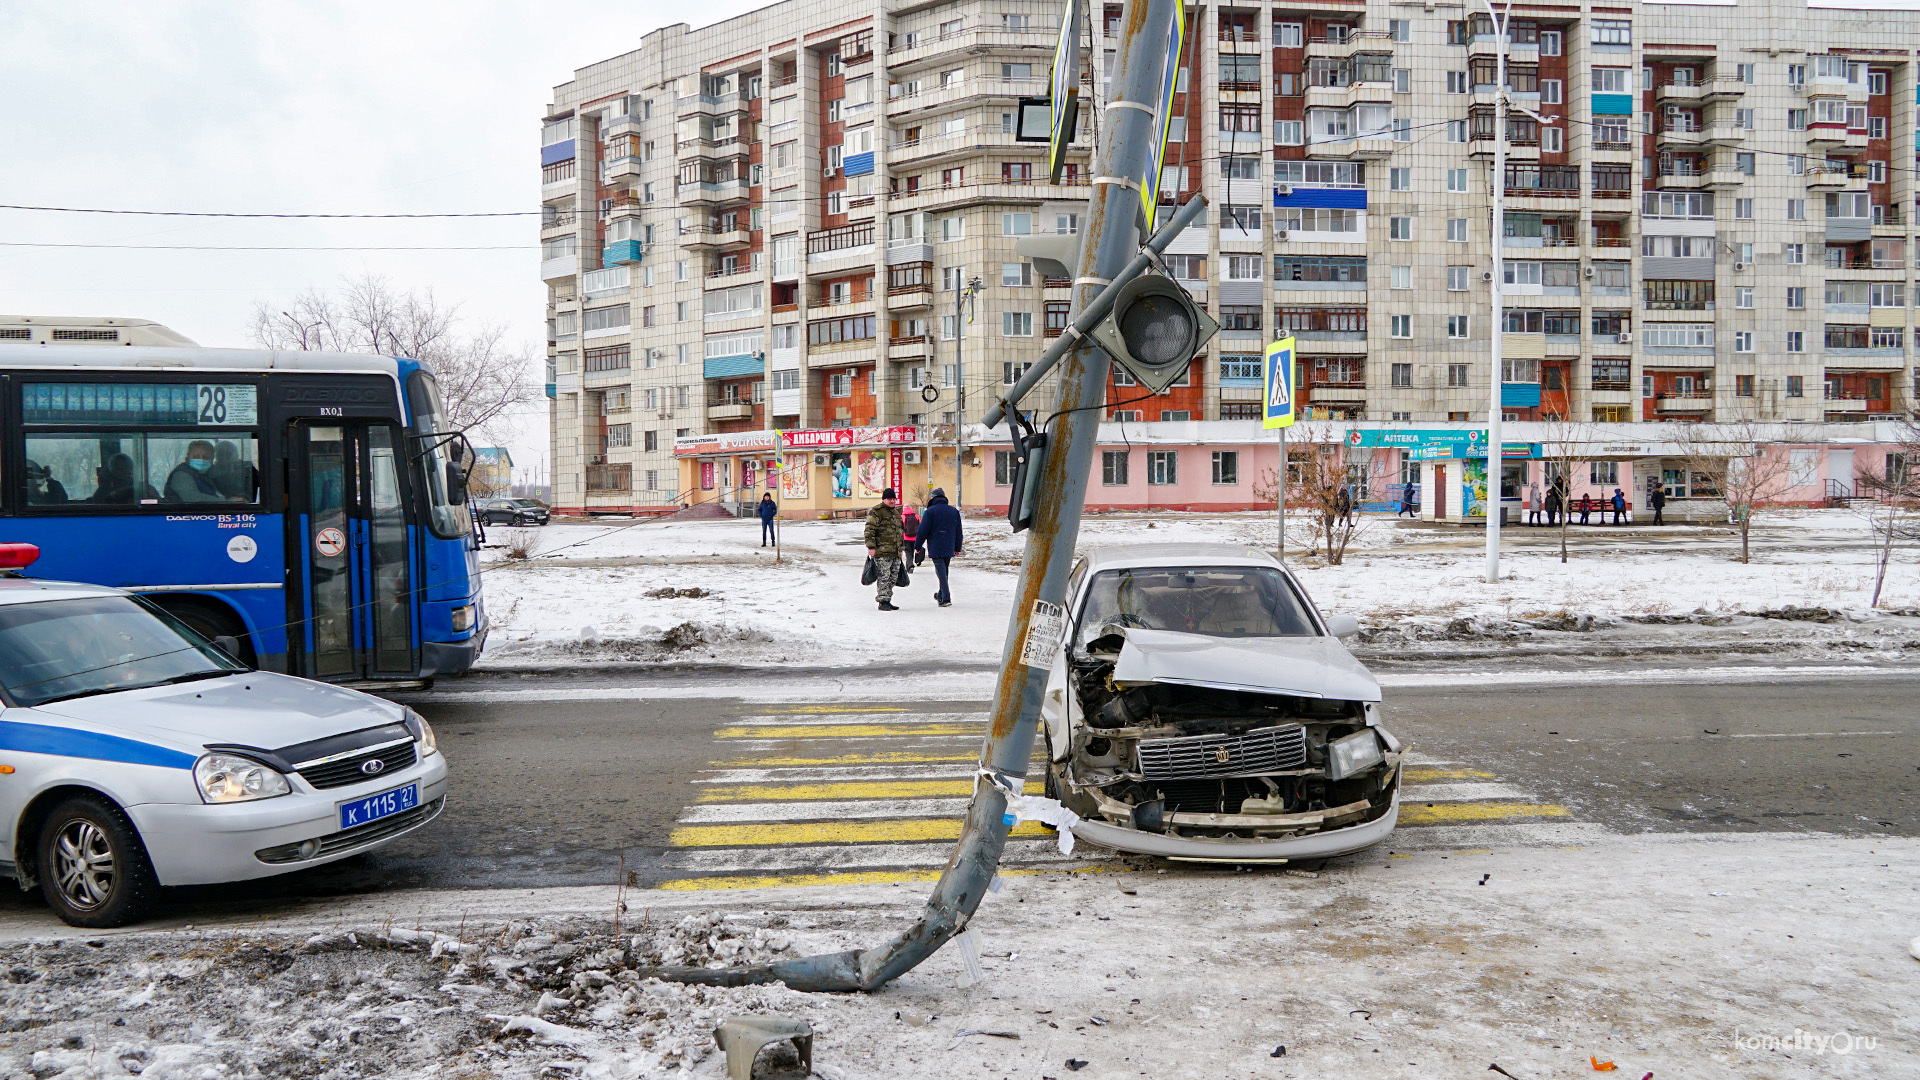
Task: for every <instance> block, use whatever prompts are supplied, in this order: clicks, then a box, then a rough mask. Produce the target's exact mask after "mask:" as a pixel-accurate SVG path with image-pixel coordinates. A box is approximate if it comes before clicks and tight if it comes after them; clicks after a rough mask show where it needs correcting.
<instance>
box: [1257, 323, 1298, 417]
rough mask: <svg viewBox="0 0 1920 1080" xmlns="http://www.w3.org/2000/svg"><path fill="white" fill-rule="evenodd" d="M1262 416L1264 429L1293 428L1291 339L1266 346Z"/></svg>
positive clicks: (1286, 338) (1287, 338) (1284, 339)
mask: <svg viewBox="0 0 1920 1080" xmlns="http://www.w3.org/2000/svg"><path fill="white" fill-rule="evenodd" d="M1263 415H1264V417H1265V419H1266V423H1265V425H1264V426H1266V427H1270V428H1284V427H1292V426H1293V421H1294V415H1293V339H1292V338H1290V337H1284V338H1281V339H1280V340H1279V341H1276V342H1274V343H1273V344H1271V345H1269V346H1267V396H1266V406H1265V408H1264V409H1263Z"/></svg>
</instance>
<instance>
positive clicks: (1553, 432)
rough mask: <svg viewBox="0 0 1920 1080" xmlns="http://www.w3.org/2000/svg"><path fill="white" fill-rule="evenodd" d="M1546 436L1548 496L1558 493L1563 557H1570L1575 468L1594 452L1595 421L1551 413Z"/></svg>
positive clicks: (1542, 447)
mask: <svg viewBox="0 0 1920 1080" xmlns="http://www.w3.org/2000/svg"><path fill="white" fill-rule="evenodd" d="M1545 428H1546V430H1545V432H1544V435H1545V436H1546V438H1545V440H1544V441H1543V442H1542V443H1541V444H1540V456H1541V458H1542V459H1543V460H1544V461H1545V462H1546V464H1547V472H1548V473H1549V474H1551V475H1550V477H1549V479H1548V481H1547V497H1548V498H1549V499H1553V498H1554V497H1555V495H1558V497H1559V498H1558V501H1559V504H1560V561H1561V562H1563V563H1564V562H1566V561H1567V526H1568V525H1571V524H1572V523H1573V515H1572V513H1571V511H1572V509H1573V505H1572V503H1573V477H1574V469H1575V468H1576V467H1577V466H1580V465H1584V464H1586V462H1587V458H1588V456H1589V455H1590V454H1591V453H1592V451H1591V450H1590V449H1589V447H1590V445H1591V444H1592V442H1593V430H1594V429H1593V425H1592V424H1584V423H1581V422H1579V421H1577V420H1569V419H1567V418H1566V417H1564V416H1552V417H1549V418H1548V419H1547V421H1546V423H1545Z"/></svg>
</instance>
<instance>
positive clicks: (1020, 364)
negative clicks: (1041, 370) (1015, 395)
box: [1000, 360, 1033, 386]
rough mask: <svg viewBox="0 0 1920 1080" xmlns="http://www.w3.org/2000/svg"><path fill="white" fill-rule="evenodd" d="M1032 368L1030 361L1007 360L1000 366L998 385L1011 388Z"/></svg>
mask: <svg viewBox="0 0 1920 1080" xmlns="http://www.w3.org/2000/svg"><path fill="white" fill-rule="evenodd" d="M1032 366H1033V362H1032V361H1017V360H1007V361H1003V362H1002V363H1001V364H1000V385H1002V386H1012V385H1013V384H1014V383H1017V382H1019V381H1020V376H1022V375H1025V374H1026V373H1027V369H1028V368H1030V367H1032Z"/></svg>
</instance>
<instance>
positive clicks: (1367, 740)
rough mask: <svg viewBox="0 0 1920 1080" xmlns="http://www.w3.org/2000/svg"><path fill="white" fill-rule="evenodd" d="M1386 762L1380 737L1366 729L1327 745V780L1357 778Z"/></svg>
mask: <svg viewBox="0 0 1920 1080" xmlns="http://www.w3.org/2000/svg"><path fill="white" fill-rule="evenodd" d="M1385 760H1386V756H1385V755H1384V754H1382V753H1381V751H1380V739H1379V736H1377V735H1375V734H1374V733H1373V729H1372V728H1364V729H1362V730H1360V731H1356V732H1354V733H1353V734H1351V735H1348V736H1346V737H1344V738H1340V739H1335V740H1334V741H1332V742H1330V743H1328V744H1327V778H1328V779H1329V780H1345V779H1346V778H1347V777H1349V776H1357V775H1359V774H1360V773H1363V772H1366V771H1367V770H1368V769H1371V768H1373V767H1374V766H1375V765H1378V764H1380V763H1381V762H1382V761H1385Z"/></svg>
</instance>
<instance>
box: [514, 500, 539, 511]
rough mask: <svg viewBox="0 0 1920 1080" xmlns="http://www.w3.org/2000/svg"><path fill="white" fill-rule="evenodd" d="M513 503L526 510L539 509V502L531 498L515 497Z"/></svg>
mask: <svg viewBox="0 0 1920 1080" xmlns="http://www.w3.org/2000/svg"><path fill="white" fill-rule="evenodd" d="M513 505H515V506H520V507H525V508H526V509H528V510H538V509H540V504H539V503H537V502H534V501H533V500H532V499H515V500H513Z"/></svg>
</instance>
